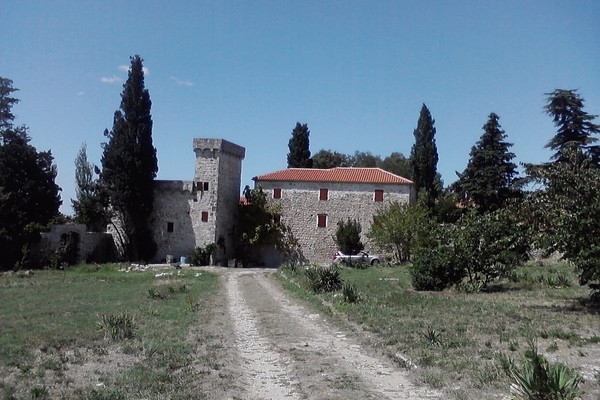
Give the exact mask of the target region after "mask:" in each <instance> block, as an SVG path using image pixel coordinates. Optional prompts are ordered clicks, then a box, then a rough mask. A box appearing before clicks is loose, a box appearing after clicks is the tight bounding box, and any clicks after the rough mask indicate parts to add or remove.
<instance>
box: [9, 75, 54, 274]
mask: <svg viewBox="0 0 600 400" xmlns="http://www.w3.org/2000/svg"><path fill="white" fill-rule="evenodd" d="M12 83H13V82H12V80H10V79H6V78H0V254H2V257H0V268H3V269H6V268H11V267H14V266H15V265H16V264H17V263H19V262H21V266H24V265H23V264H24V263H26V262H28V256H29V254H28V253H29V249H30V247H31V245H32V244H33V243H34V242H35V241H36V240H37V238H38V236H39V231H40V229H41V228H42V227H44V226H46V225H48V224H49V223H50V221H51V220H52V219H53V218H55V217H57V216H58V215H59V211H58V208H59V207H60V205H61V200H60V194H59V192H60V190H61V189H60V188H59V187H58V185H56V183H55V179H56V175H57V169H56V166H55V165H54V164H53V161H54V158H53V156H52V153H51V152H50V151H41V152H38V151H37V150H36V148H35V147H34V146H32V145H31V144H30V140H31V138H30V137H29V134H28V132H27V127H25V126H14V124H13V121H14V115H13V114H12V106H13V105H14V104H16V103H17V102H18V100H17V99H15V98H13V97H11V93H13V92H15V91H16V90H17V89H15V88H13V87H12Z"/></svg>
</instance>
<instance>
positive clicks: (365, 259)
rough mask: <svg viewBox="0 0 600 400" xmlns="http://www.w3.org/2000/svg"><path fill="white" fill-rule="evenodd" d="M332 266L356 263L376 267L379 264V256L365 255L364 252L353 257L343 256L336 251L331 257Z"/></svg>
mask: <svg viewBox="0 0 600 400" xmlns="http://www.w3.org/2000/svg"><path fill="white" fill-rule="evenodd" d="M333 262H334V264H338V263H342V262H343V263H346V264H356V263H365V264H368V265H376V264H379V263H380V262H381V260H380V258H379V256H376V255H373V254H369V253H366V252H364V251H361V252H359V253H358V254H355V255H349V254H344V253H342V252H341V251H336V252H335V254H334V255H333Z"/></svg>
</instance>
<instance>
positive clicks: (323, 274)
mask: <svg viewBox="0 0 600 400" xmlns="http://www.w3.org/2000/svg"><path fill="white" fill-rule="evenodd" d="M304 275H305V277H306V282H307V285H308V287H309V288H310V289H311V290H312V291H313V292H315V293H319V292H335V291H336V290H340V289H341V288H342V278H341V277H340V270H339V269H338V268H337V267H335V266H331V267H328V268H326V267H321V266H319V265H311V266H309V267H308V268H306V270H305V271H304Z"/></svg>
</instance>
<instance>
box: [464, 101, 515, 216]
mask: <svg viewBox="0 0 600 400" xmlns="http://www.w3.org/2000/svg"><path fill="white" fill-rule="evenodd" d="M499 119H500V117H498V115H497V114H495V113H491V114H490V115H489V118H488V121H487V123H486V124H485V125H484V126H483V130H484V133H483V134H482V135H481V138H480V139H479V141H478V142H477V143H476V144H475V146H473V148H472V149H471V153H470V158H469V162H468V164H467V167H466V168H465V170H464V171H463V173H462V174H458V173H457V174H458V177H459V180H458V183H457V184H456V186H457V187H458V192H459V193H460V195H461V198H462V199H463V201H465V202H466V204H469V203H471V202H472V203H474V204H475V205H476V206H477V208H478V209H479V211H481V212H488V211H494V210H496V209H499V208H501V207H502V206H504V204H505V203H506V201H507V200H508V199H509V198H511V197H515V196H517V195H518V193H519V192H518V190H516V189H515V187H514V186H515V183H516V182H517V180H518V179H517V174H518V173H517V166H516V164H515V163H513V162H512V159H513V158H514V157H515V155H514V153H511V152H510V151H509V149H510V147H512V143H508V142H506V141H504V139H506V133H505V132H504V131H503V130H502V129H501V126H500V123H499V122H498V120H499Z"/></svg>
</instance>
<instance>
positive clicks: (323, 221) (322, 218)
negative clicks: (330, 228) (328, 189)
mask: <svg viewBox="0 0 600 400" xmlns="http://www.w3.org/2000/svg"><path fill="white" fill-rule="evenodd" d="M317 226H318V227H319V228H326V227H327V214H318V215H317Z"/></svg>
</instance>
